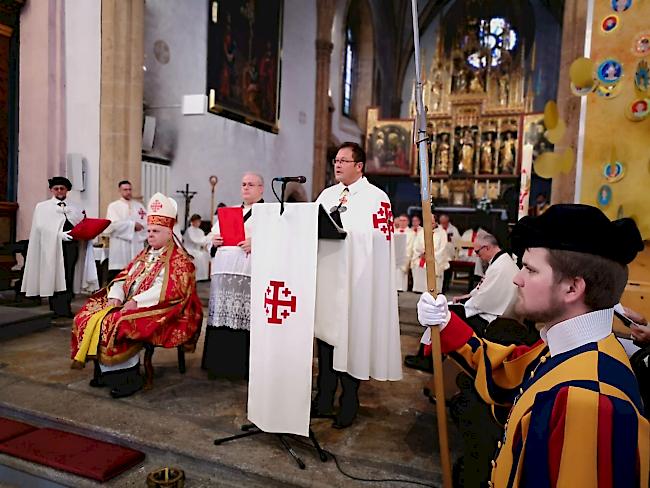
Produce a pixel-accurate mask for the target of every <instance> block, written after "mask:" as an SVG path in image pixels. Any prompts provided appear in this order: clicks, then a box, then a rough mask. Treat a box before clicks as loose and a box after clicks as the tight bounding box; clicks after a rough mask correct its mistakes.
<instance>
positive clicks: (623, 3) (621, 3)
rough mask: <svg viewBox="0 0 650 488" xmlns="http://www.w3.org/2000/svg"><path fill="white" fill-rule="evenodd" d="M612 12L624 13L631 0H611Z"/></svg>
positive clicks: (630, 4)
mask: <svg viewBox="0 0 650 488" xmlns="http://www.w3.org/2000/svg"><path fill="white" fill-rule="evenodd" d="M611 5H612V10H613V11H614V12H625V11H626V10H627V9H629V8H630V7H631V6H632V0H611Z"/></svg>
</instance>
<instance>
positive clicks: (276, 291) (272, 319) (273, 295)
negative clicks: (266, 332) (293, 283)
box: [264, 280, 297, 325]
mask: <svg viewBox="0 0 650 488" xmlns="http://www.w3.org/2000/svg"><path fill="white" fill-rule="evenodd" d="M296 306H297V302H296V297H295V296H294V295H293V294H292V293H291V290H290V289H289V288H287V287H286V286H285V284H284V281H274V280H271V281H269V285H268V286H267V287H266V293H265V294H264V308H265V309H266V318H267V322H268V324H269V325H282V322H283V321H284V320H285V319H286V318H288V317H289V315H291V314H292V313H294V312H295V311H296Z"/></svg>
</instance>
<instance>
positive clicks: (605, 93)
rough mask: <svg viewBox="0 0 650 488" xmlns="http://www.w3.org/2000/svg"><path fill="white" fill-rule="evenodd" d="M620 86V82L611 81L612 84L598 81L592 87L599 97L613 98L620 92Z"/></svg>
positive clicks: (621, 85)
mask: <svg viewBox="0 0 650 488" xmlns="http://www.w3.org/2000/svg"><path fill="white" fill-rule="evenodd" d="M622 87H623V84H622V83H612V84H607V83H599V84H598V85H596V87H595V88H594V92H595V93H596V95H598V96H599V97H603V98H615V97H617V96H618V95H620V93H621V91H622Z"/></svg>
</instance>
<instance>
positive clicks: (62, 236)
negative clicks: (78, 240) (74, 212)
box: [59, 230, 72, 242]
mask: <svg viewBox="0 0 650 488" xmlns="http://www.w3.org/2000/svg"><path fill="white" fill-rule="evenodd" d="M59 239H61V240H62V241H63V242H68V241H71V240H72V236H71V235H70V231H69V230H66V231H65V232H63V231H61V232H59Z"/></svg>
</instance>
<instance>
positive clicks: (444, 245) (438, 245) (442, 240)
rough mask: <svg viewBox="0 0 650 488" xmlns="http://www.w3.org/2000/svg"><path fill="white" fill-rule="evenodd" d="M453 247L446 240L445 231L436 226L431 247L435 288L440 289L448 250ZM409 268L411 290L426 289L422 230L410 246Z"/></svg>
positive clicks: (420, 291)
mask: <svg viewBox="0 0 650 488" xmlns="http://www.w3.org/2000/svg"><path fill="white" fill-rule="evenodd" d="M450 247H453V246H452V244H451V243H450V242H448V241H447V233H446V232H445V231H444V230H443V229H442V228H441V227H436V228H435V229H434V231H433V249H434V256H435V260H436V288H437V290H438V291H439V292H440V291H442V281H443V276H444V274H445V270H447V269H449V261H450V254H451V253H450V252H449V248H450ZM411 252H412V255H411V270H412V272H413V291H414V292H418V293H423V292H425V291H427V265H426V263H425V262H424V260H423V259H422V257H421V256H422V254H424V231H422V232H420V233H418V234H417V236H416V237H415V239H414V240H413V244H412V248H411Z"/></svg>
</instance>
